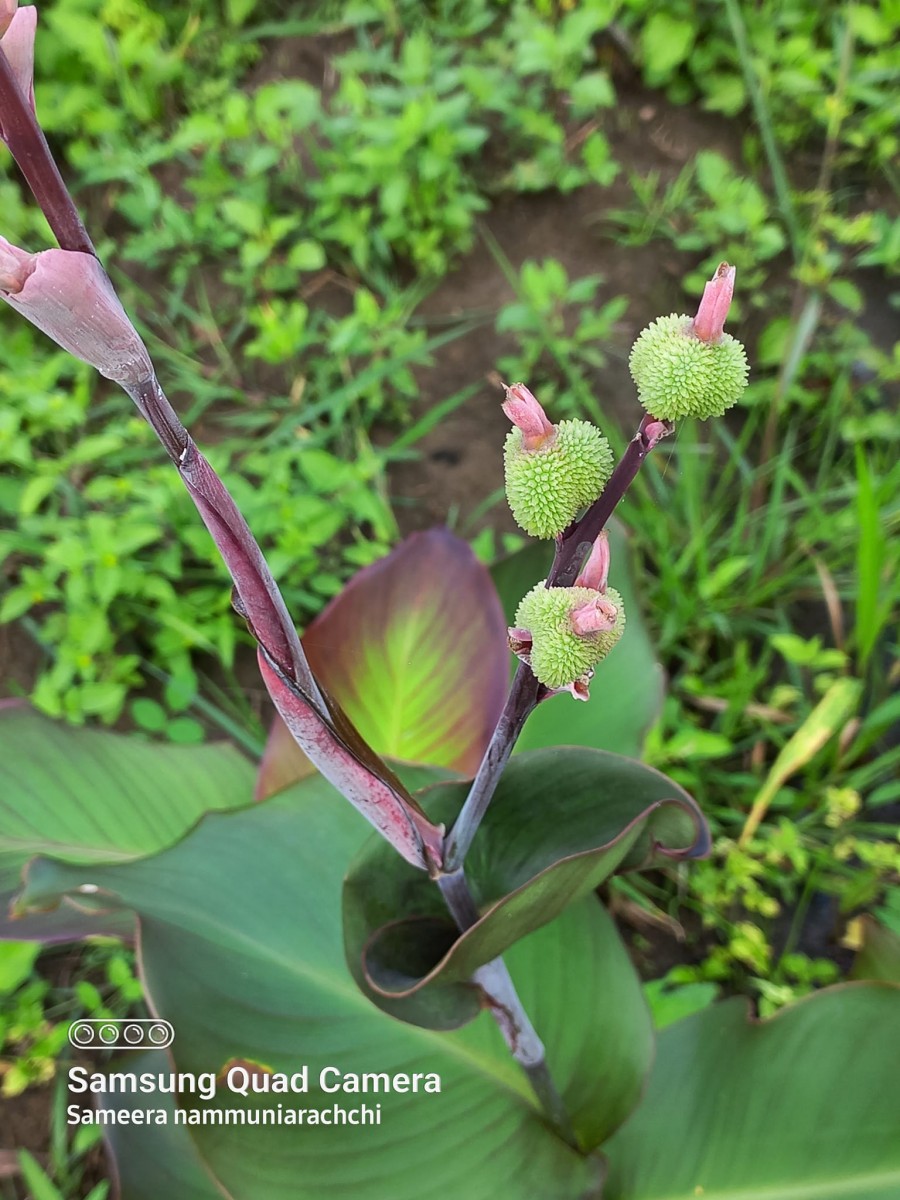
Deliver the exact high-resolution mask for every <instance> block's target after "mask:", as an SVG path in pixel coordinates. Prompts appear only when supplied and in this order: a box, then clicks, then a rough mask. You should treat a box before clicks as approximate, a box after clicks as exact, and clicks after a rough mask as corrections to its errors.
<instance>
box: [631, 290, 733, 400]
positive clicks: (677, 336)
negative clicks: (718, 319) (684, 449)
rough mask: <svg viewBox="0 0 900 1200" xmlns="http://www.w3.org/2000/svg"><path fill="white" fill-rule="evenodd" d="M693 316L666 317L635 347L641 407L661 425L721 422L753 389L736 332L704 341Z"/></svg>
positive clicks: (634, 367) (633, 354) (633, 360)
mask: <svg viewBox="0 0 900 1200" xmlns="http://www.w3.org/2000/svg"><path fill="white" fill-rule="evenodd" d="M692 325H693V322H692V320H691V318H690V317H685V316H676V315H675V314H674V313H673V314H672V316H670V317H660V318H659V320H658V321H654V322H653V324H652V325H648V326H647V328H646V329H645V330H644V332H643V333H642V334H641V336H640V337H639V338H638V340H637V341H636V342H635V343H634V346H633V348H632V351H631V357H630V358H629V360H628V365H629V367H630V368H631V377H632V379H633V380H634V382H635V383H636V384H637V390H638V396H639V398H640V401H641V404H643V406H644V408H646V410H647V412H648V413H650V415H651V416H653V417H657V418H658V419H659V420H661V421H673V420H675V419H676V418H678V417H700V418H702V419H706V418H707V417H720V416H721V415H722V413H723V412H724V411H725V410H726V408H731V406H732V404H734V403H735V402H736V401H737V400H738V399H739V397H740V395H741V392H743V390H744V388H745V387H746V386H747V374H748V371H749V368H748V366H747V355H746V354H745V353H744V347H743V346H742V345H741V343H740V342H739V341H738V340H737V338H733V337H732V336H731V334H730V333H723V334H722V335H721V337H720V338H719V339H718V340H717V341H714V342H703V341H701V340H700V338H698V337H695V336H694V335H693V333H692V332H691V327H692Z"/></svg>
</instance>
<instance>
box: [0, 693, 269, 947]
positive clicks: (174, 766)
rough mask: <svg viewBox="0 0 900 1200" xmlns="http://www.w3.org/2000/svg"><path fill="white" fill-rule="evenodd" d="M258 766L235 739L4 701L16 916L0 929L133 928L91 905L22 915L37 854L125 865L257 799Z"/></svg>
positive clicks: (4, 823) (3, 806)
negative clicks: (217, 740)
mask: <svg viewBox="0 0 900 1200" xmlns="http://www.w3.org/2000/svg"><path fill="white" fill-rule="evenodd" d="M252 787H253V765H252V764H251V763H250V762H249V761H248V760H247V759H246V758H244V757H243V755H241V754H239V753H238V751H237V750H235V749H234V748H233V747H232V746H229V745H225V744H218V745H215V744H211V745H204V746H175V745H170V744H164V743H153V742H148V741H145V740H144V739H143V738H140V737H130V736H123V735H122V734H116V733H110V732H108V731H105V730H103V731H101V730H95V729H78V728H73V727H72V726H69V725H63V724H61V723H58V722H56V721H52V720H50V719H49V718H48V717H45V716H42V715H41V714H40V713H38V712H35V710H34V709H32V708H30V707H28V705H25V704H21V703H18V702H12V703H8V704H2V705H0V887H2V891H3V894H4V897H5V898H6V900H7V906H8V909H9V911H10V912H11V913H12V916H13V919H12V920H8V921H4V922H2V923H0V936H3V937H12V938H28V939H31V938H34V939H37V940H40V941H61V940H71V939H72V938H75V937H78V936H85V935H87V934H89V933H98V932H114V931H115V932H119V933H122V934H126V933H127V932H128V930H129V929H130V924H131V923H130V921H128V920H127V918H123V916H122V914H116V915H115V916H114V917H109V918H107V916H105V915H97V906H96V904H95V903H94V902H92V901H91V898H90V897H89V896H85V897H84V898H83V909H82V905H80V904H79V905H78V906H76V905H74V904H73V905H69V904H67V905H66V906H65V907H61V908H60V909H59V910H58V911H56V912H52V913H47V914H46V916H41V915H34V916H33V917H29V918H27V919H23V920H22V922H21V924H20V923H18V921H17V920H16V919H15V901H14V897H15V895H16V894H17V893H18V891H19V888H20V886H21V882H20V876H21V872H22V869H23V867H24V865H25V864H26V862H28V860H29V859H30V858H32V857H33V856H34V855H37V854H46V855H52V856H53V857H54V858H57V859H60V860H61V861H64V862H70V863H89V862H122V861H125V860H127V859H130V858H139V857H141V856H143V855H145V854H152V853H154V852H155V851H157V850H162V849H163V848H164V847H166V846H169V845H171V844H172V843H173V842H176V841H178V839H179V838H181V837H182V836H183V835H184V834H185V833H186V832H187V831H188V830H189V829H190V828H191V826H192V825H194V824H195V823H196V822H197V821H198V820H199V819H200V817H202V816H203V814H204V813H206V812H209V811H211V810H213V809H225V808H235V807H239V806H240V805H244V804H249V803H250V801H251V794H252Z"/></svg>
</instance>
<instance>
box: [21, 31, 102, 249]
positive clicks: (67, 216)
mask: <svg viewBox="0 0 900 1200" xmlns="http://www.w3.org/2000/svg"><path fill="white" fill-rule="evenodd" d="M0 137H2V139H3V141H4V142H6V144H7V146H8V147H9V149H10V153H11V154H12V156H13V158H14V159H15V160H16V162H17V163H18V164H19V168H20V170H21V172H22V174H23V175H24V176H25V179H26V181H27V183H28V186H29V187H30V188H31V190H32V192H33V193H34V198H35V200H37V202H38V204H39V205H40V207H41V211H42V212H43V214H44V216H45V217H46V218H47V223H48V224H49V226H50V228H51V229H52V230H53V234H54V236H55V238H56V240H57V241H58V242H59V244H60V247H61V248H62V249H63V250H80V251H82V252H83V253H85V254H93V255H94V257H95V258H96V251H95V250H94V246H93V243H92V242H91V239H90V238H89V237H88V233H87V230H86V229H85V227H84V224H83V223H82V220H81V217H80V216H79V215H78V209H77V208H76V207H75V202H74V200H73V199H72V197H71V196H70V195H69V192H68V189H67V188H66V185H65V183H64V182H63V177H62V175H60V173H59V168H58V167H57V165H56V163H55V162H54V161H53V155H52V154H51V153H50V147H49V146H48V145H47V139H46V138H45V137H44V131H43V130H42V129H41V127H40V125H38V123H37V118H36V117H35V115H34V113H33V112H32V109H31V105H30V104H29V103H28V101H27V100H26V99H25V97H24V96H23V95H22V93H21V91H20V90H19V85H18V83H17V82H16V77H15V75H14V74H13V69H12V67H11V66H10V65H9V60H8V59H7V57H6V55H5V54H4V53H3V51H2V50H0Z"/></svg>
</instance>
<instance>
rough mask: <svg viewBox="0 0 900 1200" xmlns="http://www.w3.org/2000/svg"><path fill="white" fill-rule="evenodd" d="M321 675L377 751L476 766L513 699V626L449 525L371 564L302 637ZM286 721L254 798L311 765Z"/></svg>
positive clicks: (465, 768)
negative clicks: (509, 634) (509, 689)
mask: <svg viewBox="0 0 900 1200" xmlns="http://www.w3.org/2000/svg"><path fill="white" fill-rule="evenodd" d="M303 648H304V650H305V651H306V655H307V658H308V659H309V663H310V666H311V667H312V669H313V672H314V673H315V675H316V677H317V679H318V680H319V681H320V682H321V683H322V684H323V685H324V686H325V688H326V689H327V690H328V692H329V693H330V695H331V696H333V697H334V699H335V700H336V701H337V702H338V704H340V706H341V708H342V709H343V710H344V712H345V713H346V714H347V716H348V717H349V718H350V720H351V721H352V722H353V723H354V725H355V726H356V728H357V729H358V730H359V732H360V734H361V735H362V736H363V737H364V738H365V739H366V741H367V742H368V743H369V744H370V745H371V746H372V747H373V749H374V750H375V751H376V752H377V753H378V754H381V755H384V756H387V757H390V758H394V759H401V760H405V761H407V762H420V763H428V764H431V765H434V766H442V767H451V768H453V769H454V770H457V771H461V772H465V773H468V774H473V773H474V772H475V770H476V769H477V767H478V764H479V762H480V760H481V756H482V755H483V753H484V751H485V749H486V747H487V743H488V740H489V738H490V736H491V733H492V732H493V728H494V725H495V724H496V722H497V719H498V717H499V715H500V712H501V709H502V707H503V702H504V700H505V698H506V686H507V670H508V662H509V651H508V649H507V645H506V623H505V621H504V618H503V613H502V610H501V606H500V602H499V599H498V597H497V593H496V589H495V588H494V586H493V584H492V582H491V578H490V575H489V573H488V571H487V570H486V568H485V567H484V566H483V565H482V564H481V563H480V562H479V561H478V560H477V559H476V557H475V555H474V554H473V553H472V550H471V548H470V547H469V545H468V544H467V543H466V542H464V541H462V540H461V539H459V538H457V537H455V536H454V535H453V534H452V533H450V532H449V531H448V530H446V529H431V530H429V531H428V532H426V533H414V534H412V535H411V536H410V537H408V538H406V540H405V541H403V542H401V544H400V545H399V546H397V547H396V549H395V550H393V551H392V552H391V553H390V554H389V555H388V556H387V557H386V558H383V559H381V560H380V561H379V562H376V563H373V564H372V565H371V566H368V567H364V568H363V569H362V570H361V571H359V572H358V573H357V574H356V575H354V577H353V578H352V579H351V580H350V581H349V583H348V584H347V585H346V587H345V588H344V589H343V591H342V592H341V593H340V595H338V596H337V597H335V599H334V600H332V601H331V603H330V604H329V605H328V606H327V607H326V608H325V609H324V611H323V612H322V613H321V614H320V615H319V616H318V617H317V618H316V619H315V621H313V623H312V624H311V625H310V627H309V628H308V629H307V631H306V633H305V635H304V637H303ZM309 770H310V766H309V763H308V762H307V761H306V759H305V756H304V755H303V754H302V752H301V751H300V750H299V749H296V748H295V743H294V742H293V739H291V738H290V737H289V735H287V733H286V730H285V729H284V728H283V726H282V723H281V722H280V721H276V722H275V724H274V725H273V728H272V733H271V735H270V739H269V744H268V746H267V747H266V753H265V755H264V757H263V764H262V767H261V769H260V775H259V780H258V783H257V789H256V795H257V798H258V799H263V798H265V797H266V796H270V795H273V794H274V793H275V792H276V791H279V790H281V789H282V788H284V787H286V786H289V785H290V784H291V783H293V782H294V781H295V780H296V779H299V778H302V777H303V776H304V775H306V774H309Z"/></svg>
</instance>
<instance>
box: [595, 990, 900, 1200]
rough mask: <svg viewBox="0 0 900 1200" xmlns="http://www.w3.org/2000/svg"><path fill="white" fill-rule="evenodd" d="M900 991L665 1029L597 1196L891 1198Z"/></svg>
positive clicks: (897, 1152) (898, 1188)
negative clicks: (757, 1017)
mask: <svg viewBox="0 0 900 1200" xmlns="http://www.w3.org/2000/svg"><path fill="white" fill-rule="evenodd" d="M897 1046H900V988H897V987H892V986H891V985H889V984H844V985H839V986H838V987H834V988H829V989H828V990H827V991H824V992H820V993H818V994H817V995H813V996H810V997H808V998H806V999H805V1000H802V1001H800V1002H799V1003H798V1004H795V1005H793V1006H791V1007H790V1008H786V1009H783V1010H782V1011H781V1012H779V1013H778V1014H777V1015H776V1016H775V1017H773V1018H771V1019H770V1020H768V1021H763V1022H758V1021H753V1020H750V1019H748V1016H747V1008H746V1004H745V1003H744V1002H743V1001H741V1000H730V1001H728V1002H726V1003H724V1004H716V1005H714V1006H713V1007H712V1008H708V1009H705V1010H704V1011H703V1012H701V1013H698V1014H696V1015H695V1016H693V1017H687V1018H685V1020H683V1021H678V1022H676V1023H675V1024H674V1025H671V1026H669V1028H668V1029H665V1030H664V1031H663V1032H662V1033H661V1034H660V1037H659V1048H658V1051H657V1057H656V1062H655V1063H654V1066H653V1070H652V1072H651V1075H650V1080H649V1083H648V1085H647V1090H646V1093H645V1096H644V1099H643V1101H642V1102H641V1104H640V1105H639V1107H638V1108H637V1110H636V1111H635V1113H634V1114H633V1116H632V1117H631V1118H630V1119H629V1120H628V1121H627V1122H626V1123H625V1125H624V1126H623V1127H622V1129H621V1130H619V1132H618V1133H617V1134H615V1136H614V1137H613V1138H612V1140H611V1141H610V1142H608V1143H607V1144H606V1146H605V1147H604V1150H605V1152H606V1153H607V1154H608V1156H609V1164H610V1171H609V1179H608V1181H607V1184H606V1187H605V1189H604V1192H603V1200H696V1197H702V1200H896V1197H897V1196H900V1136H898V1130H900V1071H898V1069H897Z"/></svg>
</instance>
